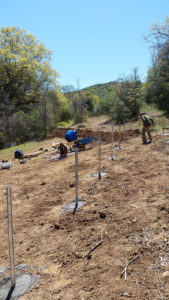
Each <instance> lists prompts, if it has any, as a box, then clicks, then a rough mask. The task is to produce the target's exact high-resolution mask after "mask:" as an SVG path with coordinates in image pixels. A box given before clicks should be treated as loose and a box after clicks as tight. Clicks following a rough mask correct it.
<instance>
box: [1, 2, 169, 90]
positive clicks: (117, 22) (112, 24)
mask: <svg viewBox="0 0 169 300" xmlns="http://www.w3.org/2000/svg"><path fill="white" fill-rule="evenodd" d="M168 16H169V0H5V1H4V0H3V1H2V0H0V28H2V27H7V26H10V27H11V26H19V27H20V29H24V30H26V31H27V32H28V33H30V34H33V35H34V36H35V37H36V39H37V40H38V41H40V42H42V43H43V44H44V45H45V47H46V48H47V49H49V50H51V51H52V60H51V66H52V68H53V69H55V70H56V71H57V72H58V74H59V78H58V84H59V85H61V86H62V85H73V86H74V87H75V88H80V89H81V88H84V87H88V86H91V85H94V84H99V83H106V82H109V81H115V80H117V79H118V78H120V77H122V76H129V75H130V74H132V73H133V70H134V68H138V74H139V76H140V78H141V80H142V81H144V80H145V79H146V75H147V71H148V69H149V68H150V67H151V54H150V49H149V46H150V45H149V44H148V43H147V42H146V41H145V39H144V38H143V37H144V36H146V35H147V34H149V33H150V31H149V30H150V28H151V26H152V25H153V24H155V23H159V24H162V23H164V21H165V18H166V17H168Z"/></svg>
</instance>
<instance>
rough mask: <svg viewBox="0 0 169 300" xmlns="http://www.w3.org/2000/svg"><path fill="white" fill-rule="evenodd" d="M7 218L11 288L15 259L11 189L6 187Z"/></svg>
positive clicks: (13, 284)
mask: <svg viewBox="0 0 169 300" xmlns="http://www.w3.org/2000/svg"><path fill="white" fill-rule="evenodd" d="M6 193H7V216H8V244H9V258H10V267H11V268H10V269H11V287H14V286H15V283H16V280H15V259H14V241H13V222H12V188H11V186H7V188H6Z"/></svg>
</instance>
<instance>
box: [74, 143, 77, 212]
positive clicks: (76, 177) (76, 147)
mask: <svg viewBox="0 0 169 300" xmlns="http://www.w3.org/2000/svg"><path fill="white" fill-rule="evenodd" d="M77 208H78V147H76V148H75V208H74V211H73V214H75V212H76V209H77Z"/></svg>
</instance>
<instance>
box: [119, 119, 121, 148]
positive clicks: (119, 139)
mask: <svg viewBox="0 0 169 300" xmlns="http://www.w3.org/2000/svg"><path fill="white" fill-rule="evenodd" d="M120 140H121V133H120V123H119V150H120V149H121V146H120Z"/></svg>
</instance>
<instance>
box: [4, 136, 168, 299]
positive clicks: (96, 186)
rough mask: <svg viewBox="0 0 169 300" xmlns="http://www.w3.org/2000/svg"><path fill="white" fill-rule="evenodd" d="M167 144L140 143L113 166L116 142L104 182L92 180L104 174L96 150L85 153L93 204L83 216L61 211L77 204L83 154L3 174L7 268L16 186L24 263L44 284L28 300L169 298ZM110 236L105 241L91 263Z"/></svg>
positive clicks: (87, 200)
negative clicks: (9, 209) (9, 204)
mask: <svg viewBox="0 0 169 300" xmlns="http://www.w3.org/2000/svg"><path fill="white" fill-rule="evenodd" d="M163 138H164V137H160V136H159V137H156V138H154V141H153V143H152V144H149V145H142V144H141V141H140V137H135V138H131V139H129V140H128V141H127V142H125V143H124V142H123V143H122V146H123V148H122V150H114V151H115V152H114V153H115V154H117V155H118V158H117V159H116V160H114V161H112V160H108V159H107V158H108V157H109V156H110V147H111V145H110V143H109V144H108V143H106V142H104V143H103V145H102V172H105V173H107V174H106V175H105V176H103V177H102V179H101V180H98V179H97V178H91V177H90V176H89V175H92V174H94V173H97V172H98V164H97V154H98V151H97V148H96V147H94V148H93V149H90V150H86V151H83V152H80V153H79V197H80V198H82V199H83V200H84V205H83V206H82V207H81V208H79V209H77V211H76V214H75V215H73V214H72V212H64V210H63V208H62V207H63V206H64V205H66V204H68V203H70V202H71V201H73V200H74V198H75V187H74V177H75V176H74V173H75V172H74V154H69V155H68V157H67V158H65V159H63V160H60V161H49V160H48V159H47V154H45V155H44V158H42V159H32V160H30V161H27V162H26V163H25V164H23V165H20V164H19V163H18V162H15V164H14V165H13V166H12V168H11V169H10V170H3V171H2V170H1V171H0V176H1V178H0V194H1V197H0V201H1V205H0V220H1V226H0V236H1V243H0V269H1V267H2V268H3V267H6V266H8V265H9V258H8V241H7V218H6V192H5V188H6V186H7V185H11V186H12V195H13V219H14V221H13V222H14V241H15V257H16V261H15V264H16V265H19V264H26V268H25V272H28V273H32V274H35V275H37V274H38V275H39V276H40V277H41V279H40V280H39V281H38V282H37V283H36V284H35V285H34V286H33V288H32V289H31V290H30V291H29V292H28V293H27V294H26V295H24V296H23V297H21V299H22V300H28V299H31V300H32V299H36V300H42V299H45V300H46V299H49V300H50V299H53V300H91V299H93V300H96V299H97V300H98V299H100V300H121V299H123V300H124V299H133V300H136V299H138V300H140V299H141V300H143V299H145V300H149V299H151V300H155V299H169V227H168V220H169V215H168V214H169V179H168V173H169V161H168V148H167V144H165V143H164V142H162V141H161V140H162V139H163ZM57 140H58V141H60V140H61V139H59V138H58V139H57ZM52 141H53V139H51V140H48V141H45V143H44V144H45V146H46V145H47V146H50V147H51V145H52ZM36 150H37V149H36ZM101 236H102V244H101V245H99V246H98V247H97V248H96V249H95V250H94V251H93V252H91V253H90V255H88V256H87V257H85V258H84V255H85V254H86V252H87V251H89V250H90V249H91V248H92V247H93V246H95V245H96V244H97V243H98V242H99V241H100V239H101ZM132 259H135V260H134V261H132V262H131V264H130V265H129V266H128V267H127V270H126V272H124V274H123V276H122V277H121V276H120V275H121V273H122V271H123V270H124V268H125V265H126V264H127V263H128V262H129V261H130V260H132ZM7 275H8V274H7V273H5V274H0V279H2V277H3V276H7ZM125 279H126V280H125Z"/></svg>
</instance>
